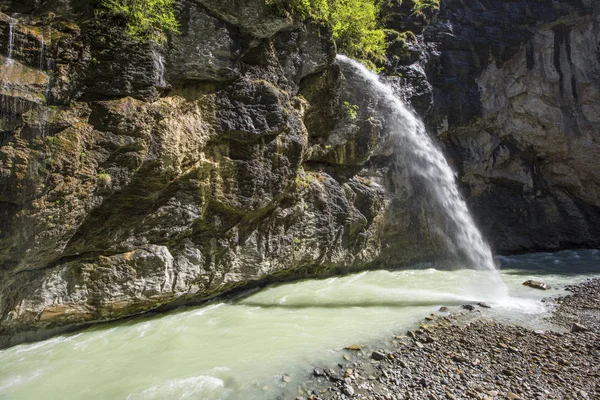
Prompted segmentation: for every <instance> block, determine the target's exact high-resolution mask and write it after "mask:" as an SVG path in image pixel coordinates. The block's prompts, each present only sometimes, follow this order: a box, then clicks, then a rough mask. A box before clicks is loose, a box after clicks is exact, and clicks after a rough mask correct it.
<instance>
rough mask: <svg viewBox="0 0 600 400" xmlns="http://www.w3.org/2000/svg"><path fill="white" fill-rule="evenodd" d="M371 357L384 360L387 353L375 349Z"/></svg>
mask: <svg viewBox="0 0 600 400" xmlns="http://www.w3.org/2000/svg"><path fill="white" fill-rule="evenodd" d="M371 358H372V359H373V360H376V361H381V360H383V359H384V358H385V354H384V353H382V352H380V351H374V352H373V353H372V354H371Z"/></svg>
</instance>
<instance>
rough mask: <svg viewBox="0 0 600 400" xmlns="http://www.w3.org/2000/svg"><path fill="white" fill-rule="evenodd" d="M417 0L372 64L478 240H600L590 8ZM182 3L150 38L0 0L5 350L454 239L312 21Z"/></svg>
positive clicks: (59, 5) (72, 11)
mask: <svg viewBox="0 0 600 400" xmlns="http://www.w3.org/2000/svg"><path fill="white" fill-rule="evenodd" d="M409 3H410V2H405V4H404V5H403V6H400V7H398V8H397V9H394V10H393V11H394V16H393V18H391V19H390V24H391V27H392V28H394V29H396V30H397V31H398V32H400V33H402V32H405V31H406V30H407V29H410V30H412V31H413V32H414V33H415V34H416V37H414V39H413V36H411V35H408V36H407V35H406V34H402V35H398V34H397V33H398V32H396V33H394V31H390V64H389V65H388V66H387V70H388V72H390V73H392V74H396V76H395V77H393V78H391V80H392V81H394V82H395V83H396V84H397V85H398V87H399V92H402V93H403V95H404V96H405V97H406V98H407V99H408V100H409V101H411V102H412V104H413V105H414V106H415V108H417V109H419V110H420V111H421V112H422V113H423V114H424V115H426V116H427V119H428V121H429V123H430V124H431V125H432V126H433V127H435V128H436V129H437V128H439V131H438V134H439V137H440V139H441V141H442V143H443V144H444V146H445V147H446V149H447V151H448V153H449V154H450V155H451V157H452V159H453V161H454V164H455V167H456V168H457V170H458V171H459V173H460V181H461V182H462V184H463V186H464V189H465V192H466V193H467V195H468V198H469V201H470V203H471V205H472V207H473V209H474V211H475V212H476V214H477V216H478V217H479V220H480V221H481V225H482V227H483V228H484V230H485V231H486V232H487V234H488V237H490V238H491V239H492V243H493V244H494V245H495V246H496V247H497V248H498V249H499V250H501V251H511V252H512V251H524V250H536V249H542V248H543V249H546V248H548V249H551V248H558V247H561V246H567V245H581V246H585V245H597V244H598V243H599V238H600V232H599V231H600V224H599V223H598V222H599V220H600V211H599V210H600V208H599V206H600V204H598V202H599V201H600V200H599V196H598V179H600V178H598V176H600V175H599V174H598V171H600V169H599V165H598V163H599V157H598V144H597V142H598V132H597V127H598V124H597V121H598V118H599V115H598V107H600V105H599V104H600V103H599V102H598V101H597V100H598V88H599V87H600V86H598V79H599V76H600V74H599V68H600V67H599V65H600V62H599V59H600V57H599V55H598V48H597V43H598V41H599V40H600V38H599V36H598V35H599V29H598V16H599V12H598V9H597V7H596V8H595V9H594V7H593V5H592V4H591V3H589V4H586V1H581V2H573V4H570V3H569V2H566V1H564V2H537V1H533V0H532V1H525V0H523V1H508V0H507V1H498V0H494V1H492V0H490V1H479V2H475V1H469V2H464V4H463V2H461V1H457V0H447V1H445V2H443V4H442V9H441V12H440V13H439V15H437V16H436V15H434V14H430V15H425V16H414V15H411V13H410V8H411V5H410V4H409ZM177 4H178V5H177V6H178V15H179V16H180V22H181V28H182V34H181V35H178V36H174V37H172V38H170V39H169V41H168V44H167V45H165V46H163V47H159V46H154V45H140V44H139V43H134V42H131V41H130V40H129V39H128V38H127V37H126V35H125V34H124V33H123V27H122V22H121V21H118V20H113V19H109V18H107V17H94V11H93V9H92V6H91V2H88V1H83V0H59V1H55V2H48V3H45V2H39V1H33V0H32V1H13V2H3V3H2V5H0V11H2V12H4V14H0V54H1V55H3V60H2V65H0V76H1V77H2V79H1V82H2V84H1V85H0V101H1V103H0V104H1V106H0V112H1V113H2V114H1V115H0V117H1V118H0V346H6V345H10V344H13V343H17V342H20V341H23V340H29V339H35V338H39V337H42V336H44V335H47V334H51V333H54V332H58V331H61V330H63V329H65V328H66V327H69V326H78V325H81V324H86V323H93V322H99V321H106V320H111V319H115V318H119V317H122V316H126V315H132V314H136V313H140V312H145V311H149V310H152V309H156V308H159V307H165V306H169V305H176V304H183V303H189V302H195V301H202V300H204V299H207V298H210V297H211V296H214V295H217V294H221V293H224V292H227V291H230V290H232V289H235V288H238V287H242V286H246V285H248V284H252V283H257V282H261V281H265V280H270V279H287V278H292V277H300V276H316V275H327V274H331V273H335V272H340V271H348V270H356V269H361V268H368V267H378V266H379V267H385V266H396V265H400V264H405V263H411V262H416V261H426V260H430V259H433V258H436V257H439V256H440V255H445V254H444V253H445V250H444V248H443V246H442V242H441V239H440V238H439V237H438V236H437V234H436V232H435V231H434V230H432V229H431V228H430V226H431V221H430V220H429V219H431V218H432V216H431V215H430V214H428V212H427V211H428V210H427V205H426V204H425V203H426V202H423V201H420V199H421V197H420V196H421V195H422V193H420V190H419V186H418V185H415V184H414V183H412V182H411V180H410V178H409V177H408V175H407V172H406V169H405V168H404V167H403V165H402V160H398V159H397V158H396V157H395V156H394V154H393V152H392V151H391V150H392V148H391V147H390V141H389V140H388V139H389V138H388V137H387V133H386V132H387V131H386V129H385V126H384V119H383V118H381V116H379V115H378V114H377V99H373V98H369V97H368V96H365V95H364V94H362V93H357V92H356V90H353V82H352V76H351V74H348V73H347V71H343V69H342V68H341V67H340V66H339V65H337V64H336V63H335V60H334V56H335V50H334V48H333V45H332V41H331V37H330V33H329V32H328V31H327V29H325V28H323V27H320V26H316V25H313V24H310V23H295V22H294V21H291V20H289V19H284V18H278V17H276V16H273V15H270V14H269V13H268V12H267V10H265V8H264V2H263V1H262V0H246V1H213V0H181V1H179V2H178V3H177ZM432 20H433V23H432V24H430V25H427V23H428V22H429V21H432ZM354 105H357V106H358V109H354V108H352V106H354ZM349 107H350V108H349ZM355 112H356V115H354V113H355ZM433 218H435V217H433Z"/></svg>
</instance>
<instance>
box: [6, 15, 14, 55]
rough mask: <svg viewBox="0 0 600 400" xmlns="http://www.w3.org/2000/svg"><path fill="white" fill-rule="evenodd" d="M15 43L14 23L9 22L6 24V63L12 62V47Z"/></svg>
mask: <svg viewBox="0 0 600 400" xmlns="http://www.w3.org/2000/svg"><path fill="white" fill-rule="evenodd" d="M14 42H15V23H14V22H10V23H9V24H8V53H7V55H6V62H7V63H10V62H12V55H13V47H14Z"/></svg>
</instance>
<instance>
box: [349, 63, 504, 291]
mask: <svg viewBox="0 0 600 400" xmlns="http://www.w3.org/2000/svg"><path fill="white" fill-rule="evenodd" d="M337 59H338V61H340V62H341V63H343V64H344V65H346V66H348V67H350V68H351V70H352V73H353V74H356V76H357V77H358V78H359V79H360V80H362V81H363V82H364V83H365V87H366V90H368V91H369V92H370V93H371V94H372V95H373V96H374V97H376V98H377V99H378V100H379V101H380V104H381V105H383V106H385V107H386V108H389V110H390V115H386V116H385V118H386V121H388V128H389V129H390V130H391V132H390V134H391V135H392V138H393V139H394V140H396V141H397V143H396V144H397V145H398V146H399V147H401V148H402V149H403V150H404V151H405V152H407V154H408V156H409V157H410V163H409V170H410V173H411V174H412V175H413V176H417V177H420V178H421V179H422V181H423V182H424V184H425V185H426V186H427V189H428V190H430V191H431V193H432V194H433V196H432V197H433V201H434V202H435V203H436V205H437V207H438V208H439V209H440V210H442V211H443V213H444V215H445V218H447V220H448V226H447V227H446V229H445V230H446V232H445V235H446V236H447V238H446V239H447V241H448V244H449V246H450V247H451V248H450V250H451V251H452V252H453V253H455V254H460V256H461V257H462V258H463V259H465V261H464V262H466V264H467V265H466V266H467V267H469V268H475V269H479V270H484V271H488V272H489V274H488V275H489V278H490V282H489V284H487V285H486V284H484V283H483V282H482V285H483V286H484V287H482V288H481V289H482V290H481V291H480V295H481V296H484V297H485V298H486V299H489V300H493V299H499V298H503V297H505V296H506V295H507V289H506V286H505V284H504V283H503V282H502V279H501V278H500V274H499V272H498V270H497V269H496V265H495V262H494V258H493V256H492V252H491V249H490V247H489V245H488V244H487V243H486V242H485V240H484V239H483V236H482V234H481V232H480V231H479V229H477V227H476V225H475V223H474V221H473V218H472V217H471V214H470V212H469V209H468V207H467V204H466V202H465V200H464V199H463V198H462V196H461V194H460V192H459V191H458V187H457V185H456V182H455V177H454V171H452V168H451V167H450V165H448V162H447V161H446V158H445V157H444V154H443V153H442V151H441V150H440V149H439V148H437V146H436V145H435V144H434V142H433V141H432V139H431V138H430V137H429V135H428V134H427V131H426V129H425V126H424V124H423V122H422V121H421V120H420V119H419V118H417V117H416V116H415V114H414V113H412V112H411V111H410V110H409V109H408V108H407V106H406V105H405V104H404V103H403V102H402V101H401V100H400V99H399V98H398V97H397V96H396V95H395V94H394V91H393V89H392V87H391V86H389V85H387V84H385V83H383V82H381V81H380V80H379V77H378V76H377V75H376V74H375V73H373V72H371V71H369V70H368V69H367V68H365V67H364V66H363V65H362V64H359V63H357V62H356V61H354V60H351V59H350V58H348V57H346V56H343V55H338V56H337Z"/></svg>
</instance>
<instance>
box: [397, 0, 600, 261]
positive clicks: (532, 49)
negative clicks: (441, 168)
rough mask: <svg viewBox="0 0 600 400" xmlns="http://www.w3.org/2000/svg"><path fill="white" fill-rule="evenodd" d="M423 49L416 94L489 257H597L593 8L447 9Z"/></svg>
mask: <svg viewBox="0 0 600 400" xmlns="http://www.w3.org/2000/svg"><path fill="white" fill-rule="evenodd" d="M424 42H425V45H422V46H424V47H425V49H424V50H426V51H425V53H426V54H427V56H426V57H424V58H425V59H424V60H421V62H420V63H418V64H417V65H420V66H423V69H424V70H426V71H427V76H428V79H429V83H430V85H427V84H423V83H422V81H421V83H419V84H418V85H421V86H423V87H425V88H427V89H429V91H427V90H416V92H417V93H419V94H421V97H422V94H423V93H427V94H430V96H429V97H426V99H427V100H429V102H425V105H426V106H427V107H428V109H429V110H430V113H429V114H428V120H429V122H430V125H431V127H432V131H436V130H437V133H438V135H439V137H440V139H441V141H442V142H443V143H444V144H445V146H446V149H447V152H448V154H449V155H450V156H451V158H452V160H453V161H454V164H455V167H456V168H457V170H458V171H459V174H460V182H461V183H462V185H463V187H464V189H465V193H466V195H467V198H468V200H469V202H470V204H471V208H472V210H473V211H474V213H475V214H476V216H477V217H478V219H479V221H480V226H481V227H482V229H483V230H484V232H485V234H486V236H487V237H488V239H489V240H490V242H491V243H492V244H493V245H494V246H495V248H496V250H497V251H498V252H504V253H507V252H522V251H536V250H548V249H549V250H552V249H559V248H564V247H585V246H598V245H599V244H600V209H599V206H600V203H599V195H600V191H599V183H600V174H598V171H600V108H599V107H600V103H599V100H600V47H599V43H600V7H599V5H598V4H597V2H594V1H591V0H589V1H587V0H586V1H567V0H562V1H525V0H524V1H496V0H493V1H492V0H491V1H486V0H481V1H459V0H447V1H444V2H442V8H441V10H440V13H439V15H438V16H437V22H436V23H435V24H433V25H431V26H429V27H428V28H427V29H426V30H425V32H424ZM427 49H429V51H427ZM411 67H412V68H414V65H413V66H411ZM404 68H406V67H404ZM418 85H417V87H419V86H418ZM415 106H416V107H417V108H419V107H420V108H421V110H422V111H423V112H427V108H424V107H423V106H421V105H420V104H419V103H416V104H415Z"/></svg>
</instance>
